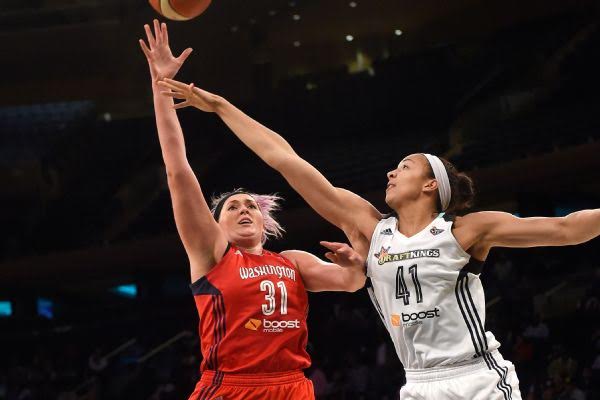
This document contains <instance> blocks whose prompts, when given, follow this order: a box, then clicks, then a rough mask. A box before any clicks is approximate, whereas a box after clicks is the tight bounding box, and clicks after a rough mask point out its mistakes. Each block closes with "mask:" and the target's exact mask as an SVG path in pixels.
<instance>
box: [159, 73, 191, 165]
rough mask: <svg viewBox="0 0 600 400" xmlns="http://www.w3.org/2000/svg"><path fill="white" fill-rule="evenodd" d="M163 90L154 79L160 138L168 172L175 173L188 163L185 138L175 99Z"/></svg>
mask: <svg viewBox="0 0 600 400" xmlns="http://www.w3.org/2000/svg"><path fill="white" fill-rule="evenodd" d="M161 90H162V89H161V88H160V87H159V86H158V85H157V84H156V81H154V80H153V83H152V92H153V97H154V114H155V116H156V129H157V131H158V140H159V142H160V148H161V151H162V156H163V160H164V162H165V166H166V168H167V173H168V174H174V173H177V172H178V171H179V170H181V169H182V168H184V167H187V165H188V161H187V157H186V153H185V140H184V137H183V131H182V130H181V125H180V123H179V118H178V117H177V112H176V111H175V110H174V109H173V104H174V103H173V99H172V98H170V97H167V96H164V95H162V94H161V93H160V92H161Z"/></svg>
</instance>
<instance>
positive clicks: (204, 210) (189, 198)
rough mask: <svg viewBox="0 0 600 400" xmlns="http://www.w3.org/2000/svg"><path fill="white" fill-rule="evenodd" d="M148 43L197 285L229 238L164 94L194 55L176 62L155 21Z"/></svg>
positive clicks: (176, 206)
mask: <svg viewBox="0 0 600 400" xmlns="http://www.w3.org/2000/svg"><path fill="white" fill-rule="evenodd" d="M144 28H145V30H146V36H147V39H148V45H149V46H147V45H146V43H145V42H144V41H143V40H140V46H141V48H142V51H143V52H144V54H145V55H146V59H147V60H148V65H149V67H150V76H151V78H152V91H153V96H154V111H155V114H156V127H157V130H158V139H159V142H160V148H161V151H162V156H163V160H164V162H165V166H166V170H167V180H168V184H169V191H170V193H171V201H172V203H173V213H174V215H175V223H176V225H177V231H178V232H179V236H180V237H181V241H182V242H183V245H184V247H185V250H186V252H187V255H188V258H189V259H190V267H191V275H192V281H196V280H197V279H199V278H200V277H202V276H203V275H204V274H206V273H207V272H208V271H209V270H210V268H211V267H212V266H214V265H215V264H216V263H217V262H218V261H219V260H220V258H221V257H222V255H223V252H224V251H225V248H226V246H227V240H226V238H225V236H224V234H223V232H222V231H221V229H220V227H219V225H218V224H217V223H216V222H215V220H214V218H213V216H212V214H211V212H210V209H209V207H208V205H207V204H206V200H205V199H204V196H203V194H202V190H201V189H200V184H199V182H198V179H197V178H196V176H195V175H194V172H193V171H192V168H191V166H190V164H189V162H188V160H187V157H186V151H185V141H184V138H183V132H182V130H181V125H180V124H179V119H178V118H177V113H176V111H175V110H174V109H173V100H172V99H170V98H168V97H166V96H162V95H161V94H160V91H161V89H160V87H159V86H158V80H159V79H163V78H172V77H174V76H175V74H176V73H177V72H178V71H179V68H180V67H181V65H182V64H183V62H184V61H185V59H186V58H187V57H188V56H189V54H190V53H191V51H192V49H186V50H185V51H184V52H183V53H182V54H181V55H180V56H179V57H177V58H175V57H173V55H172V54H171V50H170V48H169V38H168V32H167V26H166V25H165V24H162V25H159V23H158V21H157V20H154V34H152V31H151V30H150V27H149V26H148V25H145V26H144Z"/></svg>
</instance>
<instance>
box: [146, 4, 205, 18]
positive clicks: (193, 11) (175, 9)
mask: <svg viewBox="0 0 600 400" xmlns="http://www.w3.org/2000/svg"><path fill="white" fill-rule="evenodd" d="M148 2H149V3H150V5H151V6H152V8H154V9H155V10H156V11H157V12H158V13H159V14H160V15H162V16H163V17H165V18H168V19H171V20H173V21H187V20H189V19H192V18H195V17H197V16H198V15H200V14H202V13H203V12H204V10H206V8H207V7H208V6H209V5H210V2H211V0H148Z"/></svg>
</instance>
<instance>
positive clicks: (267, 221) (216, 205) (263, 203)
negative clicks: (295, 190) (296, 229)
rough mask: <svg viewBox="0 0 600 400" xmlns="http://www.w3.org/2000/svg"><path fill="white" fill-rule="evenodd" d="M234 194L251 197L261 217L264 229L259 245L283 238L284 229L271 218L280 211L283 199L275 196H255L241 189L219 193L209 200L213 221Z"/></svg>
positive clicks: (255, 194)
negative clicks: (272, 239)
mask: <svg viewBox="0 0 600 400" xmlns="http://www.w3.org/2000/svg"><path fill="white" fill-rule="evenodd" d="M235 194H247V195H248V196H250V197H252V198H253V199H254V201H255V202H256V204H257V205H258V208H259V210H260V212H261V214H262V216H263V223H264V229H263V233H262V239H261V243H262V244H265V242H266V241H267V239H269V238H275V239H279V238H281V237H282V236H283V232H285V229H284V228H283V227H282V226H281V225H280V224H279V222H277V220H276V219H275V218H274V217H273V213H274V212H275V211H279V210H280V209H281V206H280V202H281V201H282V200H283V197H281V196H279V195H277V194H274V193H273V194H257V193H252V192H248V191H246V190H244V189H242V188H238V189H234V190H232V191H230V192H225V193H221V194H219V195H216V196H212V198H211V199H210V202H211V210H210V211H211V212H212V214H213V216H214V217H215V219H216V220H217V221H218V220H219V219H218V217H220V214H221V207H223V205H224V204H225V201H226V200H227V199H228V198H229V197H231V196H233V195H235ZM217 211H218V212H219V215H215V213H216V212H217Z"/></svg>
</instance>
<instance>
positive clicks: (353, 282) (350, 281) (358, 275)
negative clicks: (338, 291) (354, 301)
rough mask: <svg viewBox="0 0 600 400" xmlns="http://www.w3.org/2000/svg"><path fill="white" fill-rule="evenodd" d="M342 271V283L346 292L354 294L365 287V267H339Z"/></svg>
mask: <svg viewBox="0 0 600 400" xmlns="http://www.w3.org/2000/svg"><path fill="white" fill-rule="evenodd" d="M339 268H341V269H342V273H343V281H344V287H345V291H346V292H356V291H357V290H359V289H362V287H363V286H365V282H366V280H367V276H366V274H365V267H363V266H360V267H358V266H357V267H339Z"/></svg>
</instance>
